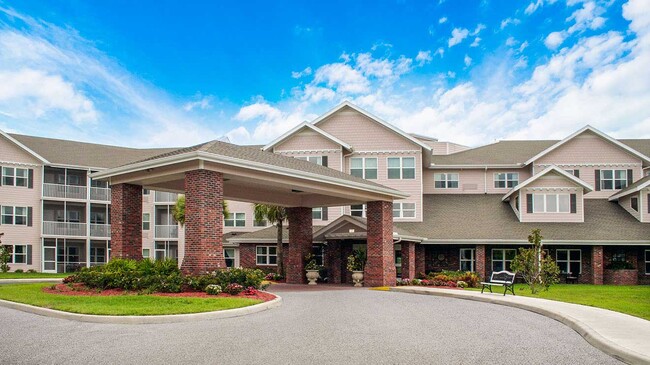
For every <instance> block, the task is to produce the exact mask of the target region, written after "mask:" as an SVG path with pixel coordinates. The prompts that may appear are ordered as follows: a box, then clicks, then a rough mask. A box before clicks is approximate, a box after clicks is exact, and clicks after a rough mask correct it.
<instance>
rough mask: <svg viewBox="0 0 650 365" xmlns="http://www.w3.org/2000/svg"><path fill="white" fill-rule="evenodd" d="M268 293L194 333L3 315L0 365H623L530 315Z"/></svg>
mask: <svg viewBox="0 0 650 365" xmlns="http://www.w3.org/2000/svg"><path fill="white" fill-rule="evenodd" d="M322 289H327V290H318V288H308V289H307V290H306V291H296V290H295V289H294V288H288V289H287V288H286V287H285V286H271V287H270V290H271V291H277V292H278V293H279V294H280V295H281V296H282V298H283V304H282V306H281V307H278V308H274V309H271V310H268V311H264V312H261V313H257V314H253V315H249V316H245V317H239V318H228V319H219V320H211V321H203V322H193V323H174V324H152V325H115V324H95V323H80V322H75V321H68V320H62V319H56V318H48V317H41V316H36V315H33V314H29V313H24V312H20V311H16V310H11V309H6V308H0V338H2V346H0V347H1V348H2V360H0V362H2V363H10V364H16V363H23V364H40V363H48V364H53V363H55V364H60V363H66V364H88V363H93V364H115V363H120V364H135V363H138V364H142V363H156V364H158V363H160V364H178V363H198V364H215V363H221V364H264V365H267V364H294V363H297V364H314V363H319V364H351V363H356V364H398V363H399V364H403V363H408V364H435V363H439V364H476V363H486V364H571V365H577V364H605V365H607V364H620V362H619V361H617V360H616V359H614V358H612V357H610V356H608V355H606V354H605V353H603V352H601V351H599V350H598V349H596V348H594V347H593V346H591V345H589V344H588V343H587V342H586V341H585V340H584V339H583V338H582V337H580V335H578V334H577V333H576V332H575V331H573V330H571V329H570V328H568V327H567V326H565V325H563V324H561V323H559V322H557V321H555V320H552V319H549V318H547V317H544V316H541V315H538V314H535V313H531V312H529V311H525V310H521V309H517V308H509V307H504V306H500V305H491V304H485V303H477V302H473V301H468V300H458V299H453V298H445V297H431V296H424V295H412V294H404V293H396V292H385V291H374V290H368V289H345V290H332V289H333V287H325V286H323V287H322Z"/></svg>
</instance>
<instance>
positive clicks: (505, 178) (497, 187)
mask: <svg viewBox="0 0 650 365" xmlns="http://www.w3.org/2000/svg"><path fill="white" fill-rule="evenodd" d="M499 175H504V179H499V178H497V177H498V176H499ZM508 175H516V178H515V179H508ZM500 182H503V183H505V186H504V187H500V186H497V183H500ZM509 182H511V183H513V184H512V186H508V183H509ZM518 184H519V173H518V172H495V173H494V188H495V189H512V188H514V187H515V186H517V185H518Z"/></svg>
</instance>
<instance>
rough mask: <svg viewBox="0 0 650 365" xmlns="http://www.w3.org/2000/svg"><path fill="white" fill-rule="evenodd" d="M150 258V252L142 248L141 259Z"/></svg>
mask: <svg viewBox="0 0 650 365" xmlns="http://www.w3.org/2000/svg"><path fill="white" fill-rule="evenodd" d="M150 256H151V250H150V249H148V248H143V249H142V258H143V259H148V258H149V257H150Z"/></svg>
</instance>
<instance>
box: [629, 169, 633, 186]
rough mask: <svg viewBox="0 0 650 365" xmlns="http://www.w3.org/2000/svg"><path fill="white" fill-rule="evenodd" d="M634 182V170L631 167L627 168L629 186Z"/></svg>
mask: <svg viewBox="0 0 650 365" xmlns="http://www.w3.org/2000/svg"><path fill="white" fill-rule="evenodd" d="M633 182H634V170H632V169H629V170H627V186H630V185H632V183H633Z"/></svg>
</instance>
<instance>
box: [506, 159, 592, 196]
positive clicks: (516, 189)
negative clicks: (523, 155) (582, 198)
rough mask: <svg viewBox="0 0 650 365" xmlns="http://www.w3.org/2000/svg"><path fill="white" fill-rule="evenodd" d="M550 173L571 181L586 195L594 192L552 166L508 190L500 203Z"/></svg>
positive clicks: (573, 177) (589, 186)
mask: <svg viewBox="0 0 650 365" xmlns="http://www.w3.org/2000/svg"><path fill="white" fill-rule="evenodd" d="M550 172H556V173H558V174H559V175H560V176H562V177H564V178H566V179H568V180H571V181H573V182H574V183H576V184H578V185H580V186H582V187H583V188H584V189H585V192H586V193H588V192H590V191H592V190H594V188H593V187H591V185H589V184H587V183H586V182H584V181H582V180H580V179H578V178H577V177H575V176H573V175H572V174H569V173H568V172H566V171H564V170H563V169H561V168H559V167H557V166H555V165H552V166H549V167H547V168H545V169H544V170H542V171H541V172H539V173H538V174H535V175H534V176H531V177H530V178H528V179H526V180H525V181H523V182H520V183H519V184H518V185H517V186H515V187H514V188H512V189H510V191H509V192H508V193H507V194H506V195H504V196H503V198H501V200H502V201H505V200H507V199H508V198H509V197H510V195H512V194H514V193H515V192H517V191H519V190H521V189H522V188H524V187H525V186H526V185H528V184H530V183H532V182H533V181H535V180H537V179H539V178H540V177H542V176H544V175H546V174H548V173H550Z"/></svg>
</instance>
